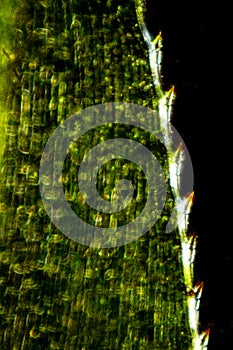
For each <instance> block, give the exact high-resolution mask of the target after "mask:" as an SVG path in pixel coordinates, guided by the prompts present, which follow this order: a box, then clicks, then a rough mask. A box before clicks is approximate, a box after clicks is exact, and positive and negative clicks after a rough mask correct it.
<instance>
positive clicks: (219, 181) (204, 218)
mask: <svg viewBox="0 0 233 350" xmlns="http://www.w3.org/2000/svg"><path fill="white" fill-rule="evenodd" d="M147 8H148V15H147V23H148V28H149V29H150V32H151V33H152V34H153V35H154V36H156V35H157V34H158V33H159V31H162V36H163V54H164V56H163V66H162V67H163V71H162V72H163V87H164V90H167V89H169V88H170V86H171V85H173V84H174V85H175V90H176V100H175V105H174V112H173V119H172V124H173V125H174V126H175V128H176V129H177V131H178V132H179V133H180V135H181V136H182V138H183V140H184V142H185V144H186V146H187V148H188V150H189V153H190V157H191V160H192V164H193V170H194V192H195V198H194V204H193V209H192V214H191V217H190V226H189V230H190V232H193V233H195V234H196V235H197V236H198V249H197V255H196V264H195V278H196V281H204V289H203V294H202V299H201V308H200V331H202V330H206V329H207V328H210V329H211V331H210V339H209V346H208V350H217V349H218V350H219V349H221V350H228V349H231V348H233V346H232V344H233V342H232V340H231V336H232V334H233V302H232V300H233V296H232V291H233V289H232V287H231V282H232V271H233V250H232V244H231V241H232V239H231V236H232V233H233V229H232V219H233V208H232V177H231V168H230V167H231V149H232V147H231V139H232V136H231V134H232V132H231V128H232V127H231V118H232V115H231V100H232V98H231V89H232V87H231V80H232V79H231V78H230V60H231V54H230V51H231V48H230V46H231V44H232V42H233V40H232V39H231V34H232V29H231V26H230V23H231V20H230V21H228V18H230V16H228V15H229V14H230V9H229V8H226V6H225V5H224V3H223V2H222V3H221V4H220V3H219V2H217V3H213V2H212V3H211V4H207V3H206V2H204V1H202V2H199V3H198V2H190V1H186V2H184V3H183V4H182V3H177V1H173V2H171V3H169V2H167V1H161V2H157V1H152V0H150V1H149V0H147Z"/></svg>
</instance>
